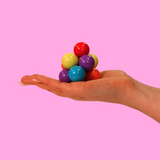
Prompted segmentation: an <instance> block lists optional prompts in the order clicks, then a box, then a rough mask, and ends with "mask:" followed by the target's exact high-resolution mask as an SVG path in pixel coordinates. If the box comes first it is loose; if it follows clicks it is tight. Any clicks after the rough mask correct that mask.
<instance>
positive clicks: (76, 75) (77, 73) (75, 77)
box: [68, 66, 86, 82]
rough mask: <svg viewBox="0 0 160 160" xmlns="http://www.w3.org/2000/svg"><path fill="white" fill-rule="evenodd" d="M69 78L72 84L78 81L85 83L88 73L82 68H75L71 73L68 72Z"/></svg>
mask: <svg viewBox="0 0 160 160" xmlns="http://www.w3.org/2000/svg"><path fill="white" fill-rule="evenodd" d="M68 75H69V78H70V80H71V81H72V82H76V81H83V80H84V78H85V76H86V72H85V70H84V69H83V68H82V67H80V66H73V67H72V68H71V69H70V70H69V72H68Z"/></svg>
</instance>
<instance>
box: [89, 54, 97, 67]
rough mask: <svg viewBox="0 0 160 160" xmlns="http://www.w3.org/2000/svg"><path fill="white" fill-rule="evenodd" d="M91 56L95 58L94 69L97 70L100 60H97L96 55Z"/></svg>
mask: <svg viewBox="0 0 160 160" xmlns="http://www.w3.org/2000/svg"><path fill="white" fill-rule="evenodd" d="M89 55H90V56H92V57H93V59H94V61H95V64H94V68H96V67H97V65H98V58H97V56H96V55H94V54H89Z"/></svg>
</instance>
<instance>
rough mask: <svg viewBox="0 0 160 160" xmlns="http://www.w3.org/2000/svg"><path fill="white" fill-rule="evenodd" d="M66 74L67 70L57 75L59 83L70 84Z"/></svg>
mask: <svg viewBox="0 0 160 160" xmlns="http://www.w3.org/2000/svg"><path fill="white" fill-rule="evenodd" d="M68 72H69V70H68V69H63V70H62V71H61V72H60V73H59V80H60V81H61V82H67V83H69V82H71V80H70V79H69V76H68Z"/></svg>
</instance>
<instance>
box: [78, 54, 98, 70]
mask: <svg viewBox="0 0 160 160" xmlns="http://www.w3.org/2000/svg"><path fill="white" fill-rule="evenodd" d="M94 64H95V62H94V58H93V57H92V56H90V55H84V56H82V57H81V58H80V59H79V66H81V67H83V68H84V69H85V71H87V72H88V71H90V70H91V69H92V68H93V67H94Z"/></svg>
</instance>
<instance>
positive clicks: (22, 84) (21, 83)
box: [18, 82, 28, 86]
mask: <svg viewBox="0 0 160 160" xmlns="http://www.w3.org/2000/svg"><path fill="white" fill-rule="evenodd" d="M18 83H19V84H20V85H21V86H27V85H28V84H24V83H23V82H18Z"/></svg>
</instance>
